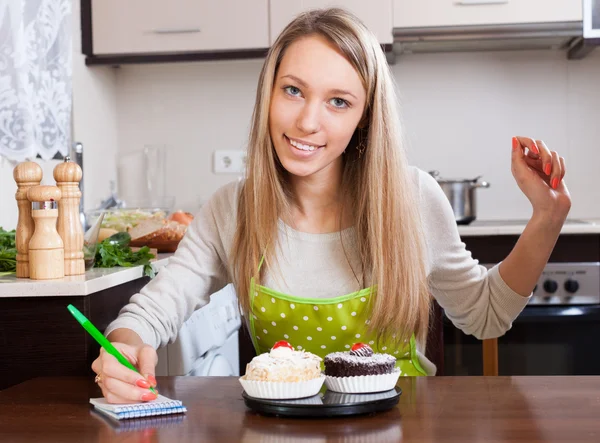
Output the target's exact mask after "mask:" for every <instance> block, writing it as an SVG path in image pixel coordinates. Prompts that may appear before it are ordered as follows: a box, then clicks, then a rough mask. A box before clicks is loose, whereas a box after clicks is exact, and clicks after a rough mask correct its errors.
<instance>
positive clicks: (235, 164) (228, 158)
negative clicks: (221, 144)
mask: <svg viewBox="0 0 600 443" xmlns="http://www.w3.org/2000/svg"><path fill="white" fill-rule="evenodd" d="M245 170H246V151H243V150H240V149H238V150H230V151H215V152H214V155H213V172H214V173H215V174H243V173H244V171H245Z"/></svg>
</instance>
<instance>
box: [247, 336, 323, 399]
mask: <svg viewBox="0 0 600 443" xmlns="http://www.w3.org/2000/svg"><path fill="white" fill-rule="evenodd" d="M321 360H322V359H321V357H319V356H317V355H315V354H312V353H310V352H306V351H296V350H294V348H293V347H292V346H291V345H290V344H289V343H288V342H286V341H279V342H277V343H275V344H274V345H273V347H272V348H271V351H270V352H265V353H264V354H261V355H257V356H256V357H254V358H253V359H252V361H251V362H250V363H248V365H247V366H246V374H245V375H244V376H243V377H241V378H240V383H242V386H243V387H244V390H245V391H246V393H247V394H248V395H250V396H251V397H256V398H269V399H289V398H303V397H310V396H312V395H316V394H317V393H318V392H319V390H320V389H321V386H322V385H323V381H324V380H325V376H323V375H322V374H321Z"/></svg>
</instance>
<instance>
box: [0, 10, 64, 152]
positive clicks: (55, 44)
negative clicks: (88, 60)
mask: <svg viewBox="0 0 600 443" xmlns="http://www.w3.org/2000/svg"><path fill="white" fill-rule="evenodd" d="M72 1H73V0H0V156H4V157H6V158H8V159H9V160H12V161H22V160H25V159H32V158H34V157H35V156H36V155H38V154H39V155H40V156H41V157H42V158H43V159H45V160H47V159H50V158H52V157H53V156H54V155H55V154H56V153H60V154H62V155H66V154H67V153H68V150H69V144H70V139H71V103H72V87H71V85H72V82H71V76H72V50H71V48H72V40H71V2H72Z"/></svg>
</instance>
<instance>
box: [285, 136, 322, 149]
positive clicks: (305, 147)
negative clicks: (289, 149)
mask: <svg viewBox="0 0 600 443" xmlns="http://www.w3.org/2000/svg"><path fill="white" fill-rule="evenodd" d="M288 140H289V141H290V144H291V145H292V146H294V147H295V148H298V149H302V150H303V151H314V150H315V149H317V146H311V145H303V144H302V143H298V142H296V141H294V140H292V139H288Z"/></svg>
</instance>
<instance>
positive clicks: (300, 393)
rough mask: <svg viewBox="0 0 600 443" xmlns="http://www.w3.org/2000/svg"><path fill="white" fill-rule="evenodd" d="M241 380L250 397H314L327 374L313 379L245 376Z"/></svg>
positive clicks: (280, 398) (276, 398) (271, 398)
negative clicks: (251, 377) (297, 379)
mask: <svg viewBox="0 0 600 443" xmlns="http://www.w3.org/2000/svg"><path fill="white" fill-rule="evenodd" d="M239 380H240V383H241V384H242V387H243V388H244V391H246V394H248V395H249V396H250V397H254V398H264V399H269V400H285V399H293V398H305V397H312V396H313V395H316V394H318V393H319V391H320V390H321V387H322V386H323V382H324V381H325V376H324V375H321V376H320V377H318V378H314V379H312V380H306V381H296V382H277V381H257V380H246V379H245V378H244V377H240V379H239Z"/></svg>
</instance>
